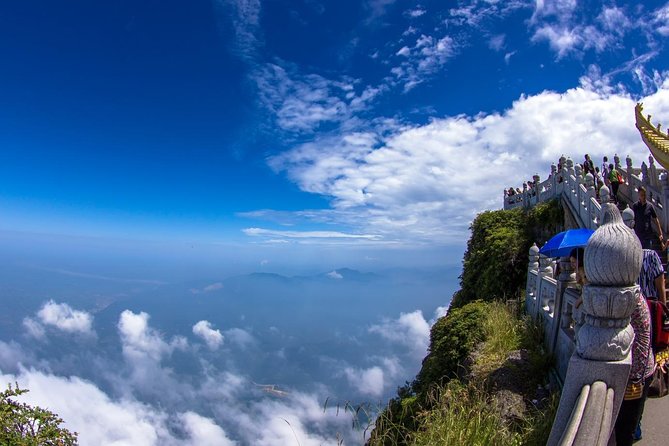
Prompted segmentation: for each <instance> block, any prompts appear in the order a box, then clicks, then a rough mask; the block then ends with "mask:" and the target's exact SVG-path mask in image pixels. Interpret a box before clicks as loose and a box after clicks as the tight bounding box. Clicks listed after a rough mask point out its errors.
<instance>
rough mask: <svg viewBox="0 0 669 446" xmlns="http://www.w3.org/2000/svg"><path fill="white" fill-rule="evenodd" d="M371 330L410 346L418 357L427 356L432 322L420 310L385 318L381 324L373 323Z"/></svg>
mask: <svg viewBox="0 0 669 446" xmlns="http://www.w3.org/2000/svg"><path fill="white" fill-rule="evenodd" d="M369 331H370V332H371V333H378V334H379V335H381V336H382V337H383V338H385V339H388V340H389V341H393V342H396V343H398V344H401V345H404V346H406V347H408V348H409V349H410V350H411V352H412V354H413V355H414V356H415V357H416V358H422V357H424V356H425V354H426V352H427V347H428V345H429V341H430V324H429V323H428V322H427V321H426V320H425V318H424V317H423V312H422V311H420V310H416V311H413V312H411V313H402V314H400V317H399V318H397V319H395V320H384V321H383V322H382V323H381V324H380V325H372V326H371V327H370V328H369Z"/></svg>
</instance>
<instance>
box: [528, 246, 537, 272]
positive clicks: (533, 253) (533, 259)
mask: <svg viewBox="0 0 669 446" xmlns="http://www.w3.org/2000/svg"><path fill="white" fill-rule="evenodd" d="M529 257H530V259H529V260H530V262H529V267H528V269H529V270H530V271H537V270H538V269H539V247H538V246H537V244H536V243H533V244H532V246H530V256H529Z"/></svg>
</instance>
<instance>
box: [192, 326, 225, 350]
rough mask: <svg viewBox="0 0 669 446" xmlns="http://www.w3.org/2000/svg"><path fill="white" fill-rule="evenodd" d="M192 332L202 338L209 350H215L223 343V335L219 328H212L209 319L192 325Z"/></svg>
mask: <svg viewBox="0 0 669 446" xmlns="http://www.w3.org/2000/svg"><path fill="white" fill-rule="evenodd" d="M193 333H194V334H195V335H196V336H199V337H200V338H202V340H203V341H204V342H205V343H206V344H207V347H209V349H211V350H216V349H217V348H218V347H220V346H221V345H222V344H223V335H222V334H221V331H220V330H214V329H213V328H212V326H211V322H209V321H199V322H198V323H196V324H195V325H193Z"/></svg>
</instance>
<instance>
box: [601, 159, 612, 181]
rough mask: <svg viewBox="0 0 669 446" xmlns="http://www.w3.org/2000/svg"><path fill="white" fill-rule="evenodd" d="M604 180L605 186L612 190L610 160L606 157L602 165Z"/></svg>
mask: <svg viewBox="0 0 669 446" xmlns="http://www.w3.org/2000/svg"><path fill="white" fill-rule="evenodd" d="M602 178H603V179H604V185H605V186H606V187H608V188H609V189H611V183H609V158H608V157H606V156H605V157H604V162H603V163H602Z"/></svg>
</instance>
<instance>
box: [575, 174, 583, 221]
mask: <svg viewBox="0 0 669 446" xmlns="http://www.w3.org/2000/svg"><path fill="white" fill-rule="evenodd" d="M574 172H576V199H577V200H578V208H577V209H576V212H578V213H579V214H580V213H581V209H580V208H581V203H583V196H582V194H581V184H583V169H582V168H581V165H580V164H577V165H576V166H574Z"/></svg>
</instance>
